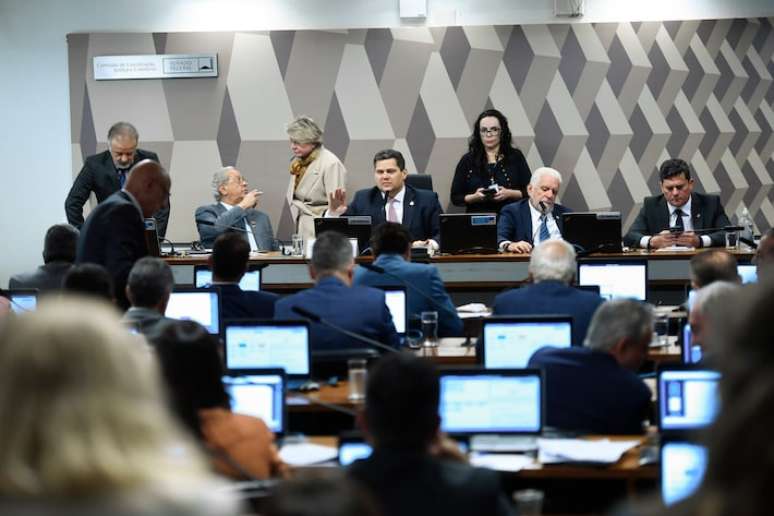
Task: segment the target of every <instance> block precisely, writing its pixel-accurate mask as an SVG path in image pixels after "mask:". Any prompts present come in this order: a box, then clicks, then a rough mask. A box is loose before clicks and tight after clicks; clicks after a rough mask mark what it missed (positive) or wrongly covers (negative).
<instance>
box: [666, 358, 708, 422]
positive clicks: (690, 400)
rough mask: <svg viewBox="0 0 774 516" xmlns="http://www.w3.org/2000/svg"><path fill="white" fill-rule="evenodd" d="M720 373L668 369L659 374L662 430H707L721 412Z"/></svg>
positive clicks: (705, 370) (704, 370)
mask: <svg viewBox="0 0 774 516" xmlns="http://www.w3.org/2000/svg"><path fill="white" fill-rule="evenodd" d="M719 380H720V373H718V372H717V371H710V370H708V369H664V370H661V371H659V373H658V405H659V428H660V430H662V431H664V430H692V429H697V428H701V427H704V426H707V425H708V424H710V423H711V422H712V421H713V419H715V414H717V411H718V396H717V387H718V381H719Z"/></svg>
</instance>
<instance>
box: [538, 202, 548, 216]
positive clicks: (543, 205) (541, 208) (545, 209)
mask: <svg viewBox="0 0 774 516" xmlns="http://www.w3.org/2000/svg"><path fill="white" fill-rule="evenodd" d="M538 204H539V205H540V213H542V214H543V215H545V214H546V212H547V211H548V208H547V207H546V203H544V202H543V201H538Z"/></svg>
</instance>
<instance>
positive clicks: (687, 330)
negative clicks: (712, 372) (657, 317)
mask: <svg viewBox="0 0 774 516" xmlns="http://www.w3.org/2000/svg"><path fill="white" fill-rule="evenodd" d="M682 346H683V350H682V353H683V363H684V364H696V363H698V362H699V361H700V360H701V346H699V345H697V344H694V343H693V342H692V337H691V325H690V324H687V323H686V324H685V325H684V326H683V343H682Z"/></svg>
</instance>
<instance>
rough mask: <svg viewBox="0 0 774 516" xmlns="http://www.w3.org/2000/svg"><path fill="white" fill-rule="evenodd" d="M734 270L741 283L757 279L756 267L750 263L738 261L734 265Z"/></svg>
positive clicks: (752, 281) (753, 281)
mask: <svg viewBox="0 0 774 516" xmlns="http://www.w3.org/2000/svg"><path fill="white" fill-rule="evenodd" d="M736 272H737V273H738V274H739V277H740V278H742V283H755V282H757V281H758V269H757V267H756V266H755V265H754V264H752V263H740V264H739V265H737V266H736Z"/></svg>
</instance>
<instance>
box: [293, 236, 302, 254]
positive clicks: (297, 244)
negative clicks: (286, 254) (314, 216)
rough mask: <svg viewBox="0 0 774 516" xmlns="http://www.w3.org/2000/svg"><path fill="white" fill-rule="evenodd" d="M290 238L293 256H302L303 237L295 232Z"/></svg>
mask: <svg viewBox="0 0 774 516" xmlns="http://www.w3.org/2000/svg"><path fill="white" fill-rule="evenodd" d="M290 240H291V242H292V243H293V256H304V237H303V236H302V235H300V234H298V233H295V234H293V235H292V236H291V237H290Z"/></svg>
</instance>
